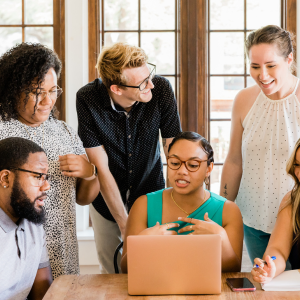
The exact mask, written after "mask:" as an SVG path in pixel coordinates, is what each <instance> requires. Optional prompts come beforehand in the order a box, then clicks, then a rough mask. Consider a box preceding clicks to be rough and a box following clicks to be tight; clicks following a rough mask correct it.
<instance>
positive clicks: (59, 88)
mask: <svg viewBox="0 0 300 300" xmlns="http://www.w3.org/2000/svg"><path fill="white" fill-rule="evenodd" d="M32 90H35V89H32ZM32 90H28V91H29V94H31V95H33V96H34V97H39V96H40V95H41V94H43V95H44V96H43V98H42V99H41V100H38V103H40V102H42V101H44V100H45V98H46V97H47V95H49V98H50V99H51V100H56V99H57V98H58V97H60V96H61V94H62V93H63V89H62V88H61V87H59V86H58V85H57V86H56V90H57V91H61V93H60V95H58V96H57V97H56V98H55V99H52V98H51V94H50V92H46V91H43V92H41V93H32Z"/></svg>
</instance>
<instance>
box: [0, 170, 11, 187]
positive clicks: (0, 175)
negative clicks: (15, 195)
mask: <svg viewBox="0 0 300 300" xmlns="http://www.w3.org/2000/svg"><path fill="white" fill-rule="evenodd" d="M10 174H11V172H10V171H9V170H2V171H1V172H0V186H1V187H2V188H8V187H9V183H10V182H11V176H9V175H10Z"/></svg>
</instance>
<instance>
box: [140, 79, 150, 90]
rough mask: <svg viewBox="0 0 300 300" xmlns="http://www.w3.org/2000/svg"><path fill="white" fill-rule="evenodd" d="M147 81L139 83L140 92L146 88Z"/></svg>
mask: <svg viewBox="0 0 300 300" xmlns="http://www.w3.org/2000/svg"><path fill="white" fill-rule="evenodd" d="M148 81H149V79H148V78H147V79H145V81H143V82H142V83H141V85H140V91H143V90H144V89H145V88H146V86H147V85H148Z"/></svg>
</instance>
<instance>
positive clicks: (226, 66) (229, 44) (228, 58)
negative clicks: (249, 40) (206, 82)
mask: <svg viewBox="0 0 300 300" xmlns="http://www.w3.org/2000/svg"><path fill="white" fill-rule="evenodd" d="M210 72H211V74H243V73H244V33H242V32H212V33H211V34H210Z"/></svg>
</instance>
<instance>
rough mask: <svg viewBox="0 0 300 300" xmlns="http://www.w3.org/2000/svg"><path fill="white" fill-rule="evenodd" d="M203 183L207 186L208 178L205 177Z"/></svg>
mask: <svg viewBox="0 0 300 300" xmlns="http://www.w3.org/2000/svg"><path fill="white" fill-rule="evenodd" d="M204 183H205V184H206V185H209V177H205V179H204Z"/></svg>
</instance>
